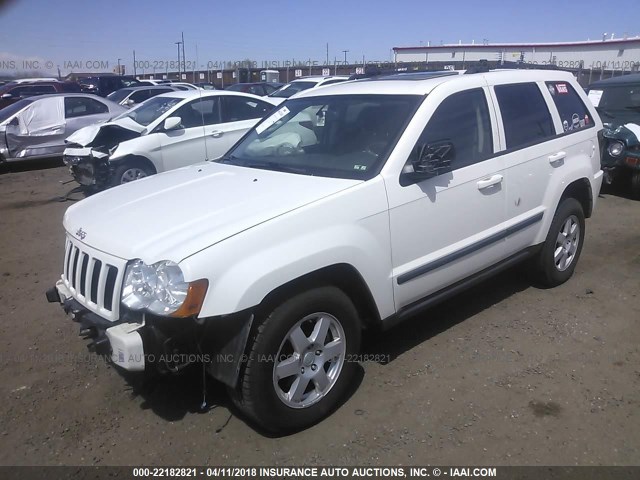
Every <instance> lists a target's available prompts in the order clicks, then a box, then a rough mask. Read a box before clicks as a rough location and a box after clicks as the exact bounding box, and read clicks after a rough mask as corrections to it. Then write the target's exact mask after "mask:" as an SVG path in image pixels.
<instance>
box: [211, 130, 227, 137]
mask: <svg viewBox="0 0 640 480" xmlns="http://www.w3.org/2000/svg"><path fill="white" fill-rule="evenodd" d="M222 135H224V132H223V131H222V130H214V131H213V132H211V136H212V137H214V138H218V137H221V136H222Z"/></svg>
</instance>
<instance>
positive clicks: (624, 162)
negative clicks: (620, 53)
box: [588, 74, 640, 200]
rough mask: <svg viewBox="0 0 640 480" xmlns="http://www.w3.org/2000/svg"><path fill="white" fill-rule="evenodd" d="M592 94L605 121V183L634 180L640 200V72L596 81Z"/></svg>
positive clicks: (635, 195) (633, 192) (634, 191)
mask: <svg viewBox="0 0 640 480" xmlns="http://www.w3.org/2000/svg"><path fill="white" fill-rule="evenodd" d="M588 93H589V99H590V100H591V103H593V105H594V106H595V107H596V110H597V111H598V113H599V114H600V117H601V118H602V121H603V123H604V132H603V135H604V139H605V142H604V151H603V152H602V170H603V171H604V172H605V175H604V179H605V182H606V183H607V184H611V183H613V182H616V181H619V180H621V181H628V180H630V181H631V194H632V195H633V197H634V198H636V199H639V200H640V74H631V75H624V76H622V77H614V78H610V79H607V80H601V81H599V82H594V83H592V84H591V85H590V86H589V90H588Z"/></svg>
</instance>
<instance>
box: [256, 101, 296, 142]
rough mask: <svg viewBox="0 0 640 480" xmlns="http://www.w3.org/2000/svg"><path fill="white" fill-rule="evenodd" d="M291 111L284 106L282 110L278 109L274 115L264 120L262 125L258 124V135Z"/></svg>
mask: <svg viewBox="0 0 640 480" xmlns="http://www.w3.org/2000/svg"><path fill="white" fill-rule="evenodd" d="M288 113H289V109H288V108H287V107H282V108H281V109H280V110H278V111H277V112H276V113H274V114H273V115H271V116H270V117H269V118H267V119H266V120H265V121H264V122H262V123H261V124H260V125H258V126H257V127H256V133H257V134H258V135H260V134H261V133H262V132H264V131H265V130H266V129H267V128H269V127H270V126H271V125H273V124H274V123H276V122H277V121H278V120H280V119H281V118H282V117H284V116H285V115H286V114H288Z"/></svg>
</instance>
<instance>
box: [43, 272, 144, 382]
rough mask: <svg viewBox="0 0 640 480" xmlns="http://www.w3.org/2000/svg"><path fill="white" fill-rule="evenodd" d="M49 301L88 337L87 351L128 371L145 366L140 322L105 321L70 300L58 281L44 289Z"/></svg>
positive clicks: (67, 290)
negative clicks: (103, 357)
mask: <svg viewBox="0 0 640 480" xmlns="http://www.w3.org/2000/svg"><path fill="white" fill-rule="evenodd" d="M46 295H47V300H49V302H59V303H60V304H62V307H63V309H64V311H65V312H66V313H67V314H69V315H70V316H71V319H72V320H73V321H74V322H78V323H79V324H80V335H81V336H83V337H84V338H86V339H89V340H90V343H89V344H88V345H87V347H88V348H89V351H92V352H95V353H97V354H99V355H105V356H107V357H109V358H110V360H111V361H112V362H113V363H114V364H115V365H117V366H119V367H121V368H123V369H125V370H128V371H130V372H141V371H144V369H145V352H144V345H143V341H142V337H141V336H140V333H139V332H138V330H139V329H141V328H142V327H144V322H142V323H129V322H126V321H124V322H109V321H108V320H105V319H103V318H102V317H100V316H99V315H96V314H95V313H93V312H90V311H89V310H87V309H86V308H84V307H83V306H82V305H80V303H78V302H77V301H76V300H74V299H73V297H72V296H71V292H70V291H69V289H68V288H67V287H66V286H65V284H64V282H63V281H62V280H58V282H57V283H56V285H55V287H53V288H51V289H49V290H48V291H47V294H46Z"/></svg>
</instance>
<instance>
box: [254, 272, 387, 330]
mask: <svg viewBox="0 0 640 480" xmlns="http://www.w3.org/2000/svg"><path fill="white" fill-rule="evenodd" d="M323 285H333V286H335V287H337V288H339V289H340V290H342V291H343V292H344V293H345V294H346V295H347V296H348V297H349V298H350V299H351V301H352V302H353V304H354V306H355V307H356V310H357V311H358V317H359V319H360V320H361V326H362V327H364V328H367V327H373V326H376V325H378V324H380V320H381V319H380V313H379V311H378V307H377V306H376V303H375V301H374V298H373V294H372V293H371V290H370V289H369V287H368V285H367V284H366V282H365V281H364V278H363V277H362V275H361V274H360V272H358V270H357V269H356V268H355V267H354V266H353V265H350V264H347V263H338V264H334V265H328V266H326V267H323V268H320V269H318V270H315V271H313V272H309V273H307V274H304V275H302V276H300V277H298V278H295V279H293V280H290V281H288V282H287V283H285V284H283V285H280V286H279V287H277V288H275V289H274V290H272V291H271V292H269V293H268V294H267V295H266V296H265V297H264V299H263V300H262V302H260V304H259V305H258V306H257V308H256V310H257V312H258V313H260V314H262V313H267V312H269V311H270V310H271V309H273V308H274V307H275V306H276V305H278V304H280V303H281V302H283V301H284V300H286V299H287V298H290V297H291V296H293V295H295V294H297V293H300V292H302V291H305V290H308V289H311V288H314V287H319V286H323Z"/></svg>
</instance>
